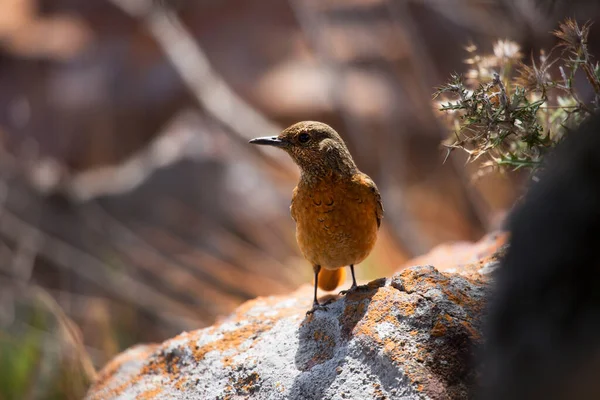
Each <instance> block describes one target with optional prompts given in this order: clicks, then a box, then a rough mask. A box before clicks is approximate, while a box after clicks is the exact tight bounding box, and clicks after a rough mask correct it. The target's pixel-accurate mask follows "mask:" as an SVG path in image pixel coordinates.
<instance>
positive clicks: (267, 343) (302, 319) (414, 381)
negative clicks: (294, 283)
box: [87, 266, 487, 400]
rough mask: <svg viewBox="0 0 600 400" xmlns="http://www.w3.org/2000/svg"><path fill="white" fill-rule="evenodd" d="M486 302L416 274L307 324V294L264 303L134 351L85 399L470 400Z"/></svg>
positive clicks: (379, 283)
mask: <svg viewBox="0 0 600 400" xmlns="http://www.w3.org/2000/svg"><path fill="white" fill-rule="evenodd" d="M486 293H487V283H486V282H485V280H484V279H475V278H473V277H472V276H470V277H466V276H461V275H459V274H446V273H441V272H439V271H437V270H436V269H435V268H433V267H431V266H416V267H411V268H407V269H405V270H403V271H401V272H399V273H397V274H396V275H394V276H393V277H392V278H389V279H380V280H376V281H373V282H371V283H370V284H369V286H368V290H365V291H360V292H354V293H351V294H349V295H347V297H345V298H340V299H337V300H336V301H334V302H333V303H332V304H330V305H329V309H328V310H327V311H318V312H316V313H315V314H314V315H312V316H309V317H307V316H306V315H305V312H306V310H307V308H308V306H309V304H310V298H311V288H310V287H308V286H306V287H303V288H301V289H299V290H298V291H297V292H295V293H293V294H291V295H290V296H288V297H266V298H258V299H255V300H252V301H249V302H247V303H245V304H244V305H242V306H241V307H239V308H238V309H237V310H236V312H235V313H234V314H232V315H231V316H230V317H228V318H227V319H225V320H223V321H222V322H221V323H219V324H216V325H214V326H213V327H210V328H206V329H202V330H198V331H194V332H186V333H182V334H181V335H179V336H177V337H175V338H173V339H170V340H168V341H166V342H164V343H162V344H159V345H141V346H137V347H134V348H132V349H130V350H127V351H126V352H124V353H122V354H121V355H119V356H118V357H116V358H115V359H114V360H113V361H112V362H111V363H109V365H107V366H106V367H105V368H104V370H103V371H102V372H101V373H100V377H99V379H98V381H97V382H96V383H95V384H94V385H93V386H92V388H91V389H90V391H89V393H88V395H87V398H88V399H90V400H91V399H108V398H119V399H130V398H144V399H149V398H157V399H158V398H160V399H246V398H252V399H427V398H431V399H451V398H452V399H459V398H466V397H467V396H468V392H469V389H470V386H471V385H472V383H473V381H474V372H475V371H474V370H473V368H470V365H469V360H470V358H471V355H472V352H473V351H474V349H475V348H476V346H477V345H478V344H479V343H480V319H481V316H482V313H483V310H484V306H485V305H484V301H485V297H486Z"/></svg>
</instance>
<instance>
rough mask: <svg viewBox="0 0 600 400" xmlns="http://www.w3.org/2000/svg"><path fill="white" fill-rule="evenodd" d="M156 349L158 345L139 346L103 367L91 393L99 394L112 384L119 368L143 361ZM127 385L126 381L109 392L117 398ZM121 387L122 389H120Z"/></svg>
mask: <svg viewBox="0 0 600 400" xmlns="http://www.w3.org/2000/svg"><path fill="white" fill-rule="evenodd" d="M157 347H158V345H140V346H137V347H134V348H132V349H130V350H129V351H128V352H126V353H123V354H121V355H120V356H118V357H116V358H115V359H113V360H112V361H111V362H109V363H108V364H107V365H106V366H105V367H104V369H102V371H101V372H100V374H99V375H98V378H97V379H96V381H95V382H94V385H93V392H95V393H100V392H101V391H102V390H104V389H105V388H106V387H107V386H109V385H110V384H111V383H113V378H114V376H115V374H116V373H117V372H118V371H119V370H120V369H121V366H123V364H127V363H129V362H131V361H133V360H136V359H139V360H145V359H147V358H148V357H149V356H150V355H151V354H152V352H153V351H154V350H155V349H156V348H157ZM140 348H142V349H143V350H142V351H139V349H140ZM136 350H137V351H136ZM129 384H130V382H129V381H128V382H126V383H125V384H123V385H120V386H118V387H117V388H115V389H113V390H111V392H112V393H113V394H114V395H115V396H118V395H119V394H120V393H121V392H122V391H123V390H124V389H126V388H127V387H128V385H129ZM121 386H123V387H122V388H121Z"/></svg>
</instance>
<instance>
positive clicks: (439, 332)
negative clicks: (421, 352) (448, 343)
mask: <svg viewBox="0 0 600 400" xmlns="http://www.w3.org/2000/svg"><path fill="white" fill-rule="evenodd" d="M447 331H448V330H447V329H446V326H445V325H444V324H443V323H442V322H441V321H437V322H436V323H435V325H434V326H433V328H432V329H431V332H430V334H431V336H433V337H440V336H444V335H445V334H446V332H447Z"/></svg>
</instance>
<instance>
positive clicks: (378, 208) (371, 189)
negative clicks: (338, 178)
mask: <svg viewBox="0 0 600 400" xmlns="http://www.w3.org/2000/svg"><path fill="white" fill-rule="evenodd" d="M358 180H359V182H360V183H361V186H362V187H364V188H366V189H367V192H366V193H367V196H370V197H371V198H372V199H374V200H375V218H376V219H377V227H378V228H379V226H380V225H381V220H382V219H383V202H382V201H381V194H380V193H379V189H377V185H376V184H375V182H373V180H372V179H371V178H369V176H368V175H365V174H363V173H361V174H360V175H359V176H358Z"/></svg>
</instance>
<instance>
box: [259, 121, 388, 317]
mask: <svg viewBox="0 0 600 400" xmlns="http://www.w3.org/2000/svg"><path fill="white" fill-rule="evenodd" d="M250 143H253V144H261V145H269V146H275V147H279V148H281V149H283V150H285V151H286V152H287V153H288V154H289V155H290V156H291V157H292V159H293V160H294V161H295V162H296V164H298V166H299V167H300V171H301V175H300V182H299V183H298V186H296V188H295V189H294V193H293V196H292V204H291V206H290V211H291V214H292V218H293V219H294V221H296V240H297V241H298V246H299V247H300V251H301V252H302V254H303V255H304V257H305V258H306V259H307V260H308V261H309V262H310V263H311V264H312V266H313V270H314V273H315V294H314V303H313V307H312V309H310V310H309V311H308V312H307V314H311V313H313V312H315V311H316V310H326V309H327V308H326V307H325V304H319V302H318V300H317V287H320V288H321V289H323V290H333V289H335V288H336V287H337V286H338V285H339V284H341V283H342V281H343V280H344V277H345V272H344V269H343V267H345V266H347V265H349V266H350V271H351V272H352V286H351V287H350V289H349V290H345V291H342V292H341V294H346V293H348V292H351V291H354V290H358V289H362V288H363V287H361V286H358V285H357V284H356V278H355V276H354V265H355V264H358V263H360V262H361V261H363V260H364V259H365V258H366V257H367V256H368V255H369V253H370V252H371V250H372V249H373V246H374V245H375V242H376V240H377V232H378V230H379V225H380V224H381V219H382V218H383V204H382V202H381V196H380V194H379V190H378V189H377V186H376V185H375V183H374V182H373V181H372V180H371V178H369V177H368V176H367V175H366V174H363V173H362V172H360V171H359V170H358V168H357V167H356V165H355V164H354V160H353V159H352V156H351V155H350V152H349V151H348V148H347V147H346V144H345V143H344V141H343V140H342V138H341V137H340V135H338V133H337V132H336V131H335V130H334V129H333V128H331V127H330V126H329V125H326V124H323V123H321V122H315V121H303V122H298V123H297V124H294V125H292V126H290V127H289V128H287V129H285V130H284V131H283V132H281V134H280V135H279V136H271V137H261V138H256V139H252V140H251V141H250Z"/></svg>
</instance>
